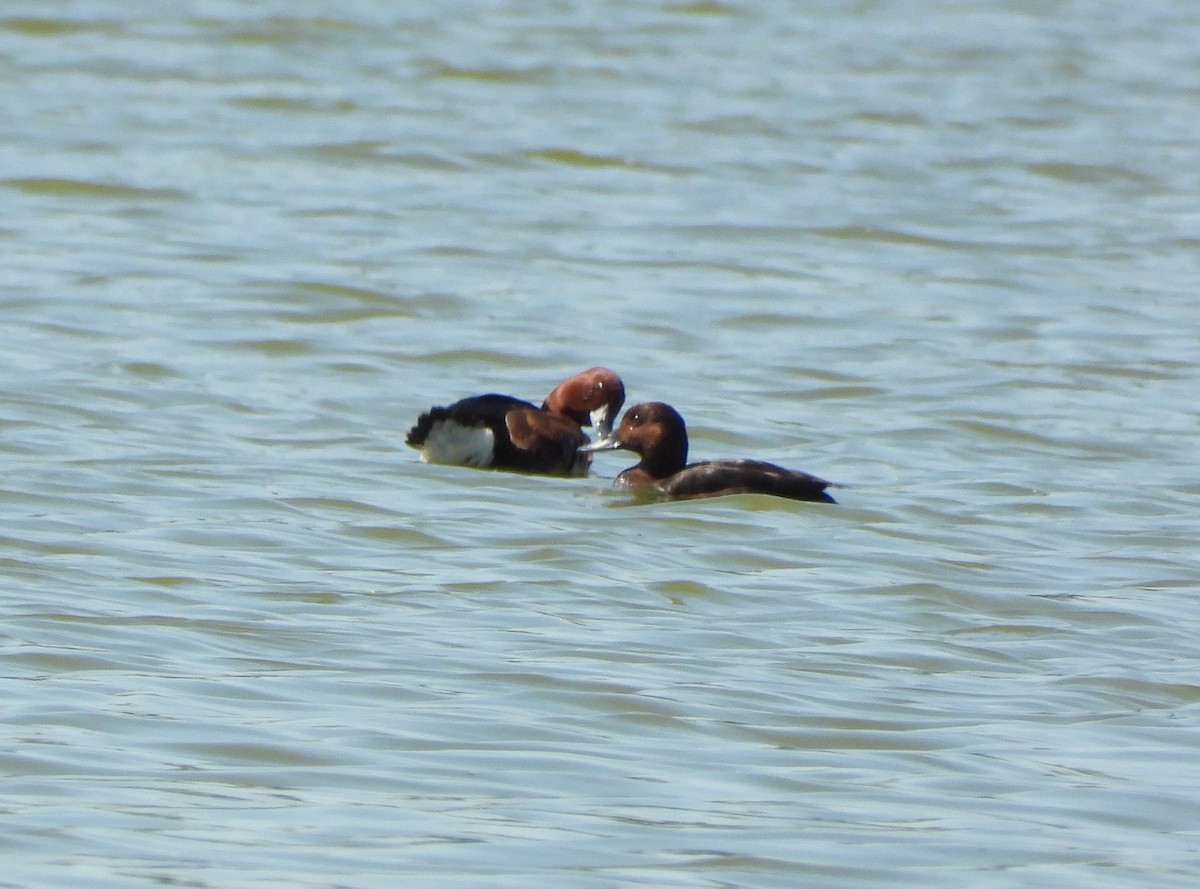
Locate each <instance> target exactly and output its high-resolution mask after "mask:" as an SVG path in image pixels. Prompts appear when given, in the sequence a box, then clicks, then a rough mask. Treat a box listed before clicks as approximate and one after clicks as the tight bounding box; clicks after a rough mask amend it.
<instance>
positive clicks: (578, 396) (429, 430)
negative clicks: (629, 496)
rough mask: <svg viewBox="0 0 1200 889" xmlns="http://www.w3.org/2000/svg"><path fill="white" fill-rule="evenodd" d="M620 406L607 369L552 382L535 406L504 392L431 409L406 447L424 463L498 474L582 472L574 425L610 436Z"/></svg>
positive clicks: (616, 381) (620, 393) (620, 395)
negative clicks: (544, 396)
mask: <svg viewBox="0 0 1200 889" xmlns="http://www.w3.org/2000/svg"><path fill="white" fill-rule="evenodd" d="M624 404H625V385H624V383H622V382H621V378H620V377H619V376H617V374H616V373H615V372H613V371H611V370H609V369H608V368H606V367H593V368H591V369H589V370H585V371H583V372H582V373H577V374H575V375H574V376H571V377H568V378H567V379H565V380H563V381H562V382H561V383H559V384H558V385H557V386H556V387H555V388H554V391H552V392H551V393H550V394H549V395H547V396H546V400H545V401H544V402H543V403H542V406H541V407H540V408H537V407H534V406H533V405H532V404H531V403H530V402H528V401H522V400H521V399H519V398H514V397H512V396H511V395H497V394H495V393H488V394H487V395H475V396H472V397H470V398H464V399H461V400H460V401H456V402H454V403H453V404H451V405H450V406H448V407H433V408H430V409H429V410H428V411H426V412H425V413H423V414H421V416H420V417H419V418H418V419H417V423H416V425H415V426H413V427H412V429H410V430H409V433H408V437H407V438H406V439H405V443H406V444H408V445H409V446H410V447H413V448H416V449H417V450H418V451H420V452H421V461H422V462H423V463H448V464H452V465H456V466H474V467H478V468H490V469H504V470H509V471H513V472H530V473H537V474H541V475H586V474H587V471H588V466H589V465H590V464H591V459H592V457H591V454H590V453H588V452H587V451H583V450H581V447H582V446H583V445H586V444H587V443H588V437H587V435H585V434H584V432H583V430H582V428H581V427H583V426H592V425H594V426H595V427H596V431H597V433H598V435H599V437H601V438H605V437H607V436H609V435H611V434H612V424H613V420H614V419H615V418H616V416H617V414H618V412H619V411H620V410H621V407H622V405H624Z"/></svg>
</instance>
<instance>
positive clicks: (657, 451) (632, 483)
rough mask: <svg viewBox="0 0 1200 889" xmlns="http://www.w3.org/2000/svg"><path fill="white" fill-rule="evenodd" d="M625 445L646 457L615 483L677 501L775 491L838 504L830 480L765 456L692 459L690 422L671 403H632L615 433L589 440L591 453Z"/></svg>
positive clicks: (789, 496)
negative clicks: (756, 457) (752, 458)
mask: <svg viewBox="0 0 1200 889" xmlns="http://www.w3.org/2000/svg"><path fill="white" fill-rule="evenodd" d="M616 448H623V449H625V450H627V451H633V452H634V453H636V454H637V455H638V456H639V457H641V458H642V459H641V462H640V463H638V464H637V465H636V466H632V467H630V468H629V469H626V470H625V471H624V472H622V473H621V474H620V475H618V476H617V480H616V482H615V485H616V486H617V487H619V488H628V489H630V490H633V491H642V492H648V493H652V494H656V495H658V496H660V497H664V498H667V499H672V500H682V499H687V498H691V497H720V496H723V495H726V494H771V495H773V496H776V497H787V498H789V499H791V500H810V501H814V502H817V503H835V502H836V501H835V500H834V499H833V497H831V496H830V495H829V494H828V493H827V492H826V490H825V489H826V488H828V487H830V486H831V485H833V483H832V482H827V481H825V479H822V478H817V477H816V476H815V475H809V474H808V473H807V472H800V471H799V470H795V469H784V468H783V467H782V466H776V465H775V464H774V463H764V462H763V461H761V460H705V461H702V462H699V463H688V462H687V455H688V438H687V426H686V424H685V423H684V422H683V417H681V416H680V415H679V412H678V411H676V410H675V409H674V408H673V407H671V406H670V405H669V404H663V403H662V402H657V401H653V402H647V403H645V404H638V405H634V406H633V407H631V408H630V409H629V410H628V411H626V412H625V416H624V417H623V418H622V419H621V426H620V428H619V429H618V430H617V431H616V432H615V433H614V434H613V435H611V436H608V437H606V438H603V439H601V440H600V441H597V442H596V443H595V444H591V445H587V446H586V447H585V448H584V450H585V452H588V453H592V452H595V451H606V450H612V449H616Z"/></svg>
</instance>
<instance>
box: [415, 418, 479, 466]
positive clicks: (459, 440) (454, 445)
mask: <svg viewBox="0 0 1200 889" xmlns="http://www.w3.org/2000/svg"><path fill="white" fill-rule="evenodd" d="M493 438H495V436H493V435H492V430H490V429H488V428H487V427H486V426H460V425H459V424H458V423H450V422H447V421H445V420H443V421H442V422H440V423H434V424H433V428H432V429H430V430H429V436H428V437H427V438H426V439H425V447H423V448H421V462H422V463H449V464H451V465H453V466H491V465H492V446H493V444H494V442H493Z"/></svg>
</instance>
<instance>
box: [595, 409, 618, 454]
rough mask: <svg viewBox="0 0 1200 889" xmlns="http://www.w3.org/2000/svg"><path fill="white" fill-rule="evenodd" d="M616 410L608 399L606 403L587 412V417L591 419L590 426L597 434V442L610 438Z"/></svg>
mask: <svg viewBox="0 0 1200 889" xmlns="http://www.w3.org/2000/svg"><path fill="white" fill-rule="evenodd" d="M616 412H617V410H616V409H614V407H613V403H612V402H611V401H610V402H609V403H608V404H602V405H600V407H598V408H596V409H595V410H594V411H592V412H591V413H590V414H588V419H589V420H591V421H592V426H594V427H595V429H596V435H597V436H598V439H597V442H596V443H597V444H599V443H600V442H601V441H604V440H605V439H608V438H612V434H613V428H612V427H613V419H615V417H614V415H615V414H616ZM614 447H615V445H614Z"/></svg>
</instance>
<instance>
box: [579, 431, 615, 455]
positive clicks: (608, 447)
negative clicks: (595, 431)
mask: <svg viewBox="0 0 1200 889" xmlns="http://www.w3.org/2000/svg"><path fill="white" fill-rule="evenodd" d="M619 447H621V439H619V438H617V436H615V435H613V434H612V433H611V432H610V433H609V434H608V435H606V436H605V437H604V438H598V439H596V440H595V441H593V442H592V443H591V444H585V445H584V446H583V447H581V448H580V449H579V453H581V454H594V453H596V452H597V451H615V450H617V449H618V448H619Z"/></svg>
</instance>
